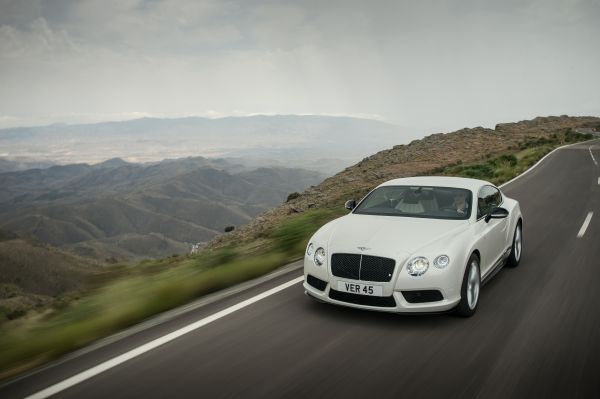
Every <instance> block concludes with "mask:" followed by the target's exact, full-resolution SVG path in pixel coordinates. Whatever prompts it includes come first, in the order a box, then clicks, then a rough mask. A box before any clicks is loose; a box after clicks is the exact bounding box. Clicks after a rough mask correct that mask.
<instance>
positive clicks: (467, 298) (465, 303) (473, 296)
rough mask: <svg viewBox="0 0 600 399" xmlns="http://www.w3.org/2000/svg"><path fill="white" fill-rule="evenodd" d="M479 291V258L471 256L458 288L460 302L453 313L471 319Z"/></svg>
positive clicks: (477, 302) (474, 255) (477, 301)
mask: <svg viewBox="0 0 600 399" xmlns="http://www.w3.org/2000/svg"><path fill="white" fill-rule="evenodd" d="M480 291H481V273H480V269H479V257H478V256H477V255H476V254H472V255H471V257H470V258H469V261H468V262H467V267H466V268H465V274H464V276H463V281H462V285H461V287H460V302H459V303H458V306H456V309H455V312H456V314H457V315H459V316H461V317H471V316H473V315H474V314H475V311H476V310H477V305H478V304H479V292H480Z"/></svg>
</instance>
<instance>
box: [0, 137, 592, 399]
mask: <svg viewBox="0 0 600 399" xmlns="http://www.w3.org/2000/svg"><path fill="white" fill-rule="evenodd" d="M591 144H593V147H592V149H591V151H590V150H589V149H590V145H591ZM594 147H595V149H594ZM592 154H593V155H594V158H595V159H596V161H599V162H600V140H597V141H595V142H593V143H584V144H579V145H577V146H574V147H569V148H566V149H561V150H559V151H556V152H555V153H553V154H552V155H551V156H549V157H548V158H546V159H545V160H544V161H543V163H542V164H541V165H540V166H539V167H537V168H535V169H533V170H532V171H531V172H530V173H527V174H526V175H525V176H523V177H522V178H520V179H518V180H516V181H515V182H513V183H511V184H509V185H508V186H506V187H505V188H503V191H504V192H505V193H506V194H507V195H509V196H511V197H513V198H516V199H518V200H519V201H520V202H521V207H522V210H523V214H524V218H525V223H524V227H523V228H524V252H523V260H522V262H521V265H520V266H519V267H518V268H516V269H504V270H502V271H501V272H500V273H498V274H497V275H496V277H494V278H493V279H492V280H491V281H490V282H489V283H488V284H487V285H486V286H485V287H484V288H483V290H482V294H481V298H480V305H479V308H478V311H477V314H476V315H475V316H474V317H472V318H469V319H461V318H457V317H455V316H453V315H449V314H443V315H426V316H423V315H421V316H401V315H393V314H386V313H375V312H365V311H359V310H353V309H348V308H342V307H336V306H332V305H325V304H319V303H316V302H314V301H313V300H311V299H309V298H307V297H306V296H305V295H304V294H303V290H302V287H301V285H300V284H299V283H298V284H294V285H292V286H291V287H289V288H286V289H283V290H281V291H280V292H278V293H276V294H273V295H271V296H268V297H266V298H264V299H262V300H260V301H257V302H255V303H253V304H250V305H248V306H247V307H245V308H243V309H241V310H238V311H236V312H233V313H231V314H229V315H226V316H224V317H222V318H220V319H218V320H216V321H214V322H212V323H210V324H207V325H205V326H203V327H200V328H197V329H196V330H194V331H191V332H189V333H187V334H185V335H182V336H181V337H179V338H177V339H174V340H172V341H170V342H168V343H166V344H164V345H162V346H159V347H157V348H155V349H152V350H150V351H147V352H145V353H143V354H141V355H140V356H137V357H135V358H133V359H131V360H128V361H126V362H124V363H122V364H120V365H117V366H115V367H112V368H109V369H108V370H106V371H104V372H102V373H100V374H98V375H96V376H94V377H92V378H89V379H87V380H85V381H83V382H81V383H79V384H77V385H75V386H72V387H70V388H68V389H65V390H62V391H61V392H59V393H58V394H57V397H62V398H111V399H114V398H121V397H138V398H160V397H206V398H220V397H245V398H246V397H251V398H263V397H328V398H331V397H353V398H361V397H373V396H377V397H405V398H429V397H431V398H437V397H444V398H521V397H526V398H539V397H544V398H576V397H582V398H599V397H600V378H599V375H600V180H599V179H600V168H599V167H598V165H597V164H595V163H594V161H593V159H592V156H591V155H592ZM589 212H593V216H592V219H591V221H590V223H589V225H588V226H587V229H586V231H585V234H583V236H581V237H578V233H580V231H581V229H582V225H583V224H584V221H585V219H586V217H587V215H588V213H589ZM300 275H301V271H300V270H294V271H292V272H290V273H287V274H284V275H281V276H279V277H277V278H274V279H273V280H271V281H268V282H265V283H262V284H259V285H258V286H255V287H253V288H251V289H248V290H245V291H243V292H241V293H238V294H235V295H232V296H229V297H227V298H225V299H222V300H219V301H216V302H214V303H211V304H209V305H206V306H202V307H200V308H198V309H195V310H193V311H189V312H186V313H184V314H182V315H180V316H178V317H176V318H173V319H171V320H169V321H167V322H164V323H161V324H159V325H157V326H154V327H151V328H148V329H145V330H143V331H140V332H137V333H135V334H132V335H129V336H128V337H125V338H123V339H119V340H117V341H116V342H114V343H111V344H109V345H104V346H102V347H100V348H96V349H93V350H90V351H88V352H87V353H84V354H79V355H78V356H75V357H71V358H67V359H64V360H63V361H61V362H59V363H58V364H55V365H53V366H51V367H47V368H45V369H42V370H39V371H37V372H35V373H32V374H30V375H27V376H25V377H23V378H21V379H18V380H16V381H13V382H12V383H10V384H8V385H6V386H4V387H2V388H0V397H2V398H8V397H23V396H26V395H29V394H32V393H36V392H38V391H40V390H42V389H44V388H46V387H48V386H51V385H53V384H56V383H58V382H60V381H63V380H65V379H66V378H69V377H71V376H73V375H75V374H77V373H80V372H81V371H84V370H86V369H89V368H90V367H93V366H96V365H97V364H99V363H101V362H104V361H106V360H108V359H111V358H113V357H115V356H117V355H120V354H122V353H124V352H126V351H128V350H131V349H133V348H136V347H139V346H140V345H142V344H144V343H146V342H149V341H151V340H152V339H155V338H158V337H161V336H164V335H165V334H167V333H169V332H172V331H174V330H177V329H178V328H181V327H183V326H186V325H188V324H190V323H192V322H194V321H197V320H199V319H202V318H204V317H207V316H210V315H212V314H214V313H215V312H218V311H220V310H223V309H226V308H228V307H229V306H231V305H234V304H236V303H239V302H240V301H243V300H245V299H248V298H251V297H253V296H255V295H257V294H259V293H261V292H264V291H266V290H268V289H270V288H273V287H276V286H278V285H280V284H282V283H284V282H287V281H289V280H291V279H293V278H296V277H298V276H300Z"/></svg>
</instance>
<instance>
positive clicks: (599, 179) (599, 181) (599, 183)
mask: <svg viewBox="0 0 600 399" xmlns="http://www.w3.org/2000/svg"><path fill="white" fill-rule="evenodd" d="M598 185H599V186H600V177H599V178H598Z"/></svg>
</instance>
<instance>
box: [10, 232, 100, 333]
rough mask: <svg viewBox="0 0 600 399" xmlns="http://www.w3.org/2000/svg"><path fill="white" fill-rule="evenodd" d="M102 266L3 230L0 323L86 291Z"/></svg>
mask: <svg viewBox="0 0 600 399" xmlns="http://www.w3.org/2000/svg"><path fill="white" fill-rule="evenodd" d="M101 271H102V267H101V266H100V264H99V263H96V262H93V261H90V260H87V259H84V258H80V257H77V256H74V255H71V254H69V253H66V252H64V251H61V250H59V249H57V248H53V247H51V246H49V245H47V244H43V243H41V242H39V241H37V240H35V239H32V238H28V237H24V236H19V235H17V234H15V233H13V232H10V231H7V230H2V229H0V323H2V322H3V321H4V320H6V319H7V318H9V319H10V318H15V317H18V316H20V315H22V314H23V313H24V312H25V311H27V310H29V309H31V308H34V307H38V306H45V305H48V304H51V303H53V302H54V301H55V300H57V299H58V298H60V297H61V296H64V295H71V294H76V293H77V292H79V291H81V290H83V289H85V288H86V287H87V286H88V283H89V282H90V280H91V279H92V278H93V277H94V276H96V275H98V274H99V273H101Z"/></svg>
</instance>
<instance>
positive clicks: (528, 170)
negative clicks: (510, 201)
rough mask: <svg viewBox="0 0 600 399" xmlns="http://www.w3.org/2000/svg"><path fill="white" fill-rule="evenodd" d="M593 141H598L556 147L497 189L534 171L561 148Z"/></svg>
mask: <svg viewBox="0 0 600 399" xmlns="http://www.w3.org/2000/svg"><path fill="white" fill-rule="evenodd" d="M595 140H598V139H597V138H593V139H590V140H586V141H579V142H577V143H572V144H565V145H561V146H560V147H556V148H555V149H553V150H552V151H550V152H549V153H547V154H546V155H544V156H543V157H542V158H541V159H540V160H539V161H537V162H536V163H534V164H533V165H531V166H530V167H529V168H528V169H526V170H525V171H523V173H520V174H518V175H516V176H515V177H513V178H512V179H510V180H509V181H507V182H504V183H502V184H501V185H499V186H498V188H502V187H505V186H508V185H509V184H511V183H513V182H514V181H516V180H518V179H520V178H521V177H523V176H525V175H526V174H527V173H529V172H531V171H532V170H533V169H535V168H536V167H538V166H539V165H540V164H541V163H542V162H543V161H544V159H546V158H548V157H549V156H550V155H552V154H554V153H555V152H556V151H558V150H562V149H563V148H567V147H572V146H574V145H577V144H584V143H589V142H590V141H595Z"/></svg>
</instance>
